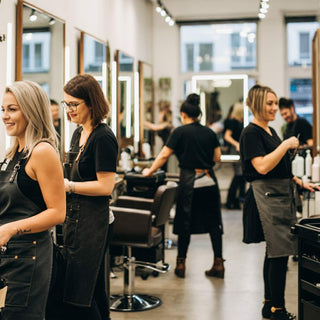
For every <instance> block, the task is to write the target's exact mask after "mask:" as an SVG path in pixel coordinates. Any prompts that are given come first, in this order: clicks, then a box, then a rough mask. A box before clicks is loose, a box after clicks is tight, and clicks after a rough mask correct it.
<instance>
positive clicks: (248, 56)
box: [180, 22, 257, 73]
mask: <svg viewBox="0 0 320 320" xmlns="http://www.w3.org/2000/svg"><path fill="white" fill-rule="evenodd" d="M256 33H257V24H256V23H255V22H241V23H238V22H237V23H228V24H223V23H216V24H205V25H182V26H181V27H180V39H181V40H180V41H181V42H180V48H181V71H182V72H193V73H197V72H208V71H209V72H210V71H211V72H228V71H232V70H238V69H242V70H248V69H256V67H257V57H256V55H257V53H256V52H257V49H256Z"/></svg>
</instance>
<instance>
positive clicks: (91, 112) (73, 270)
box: [62, 74, 118, 320]
mask: <svg viewBox="0 0 320 320" xmlns="http://www.w3.org/2000/svg"><path fill="white" fill-rule="evenodd" d="M63 104H64V106H65V108H66V112H67V116H68V118H69V119H70V120H71V121H72V122H73V123H75V124H77V125H79V127H78V128H77V129H76V130H75V132H74V134H73V136H72V139H71V146H70V152H69V153H68V154H67V158H68V161H67V163H66V164H65V166H66V168H68V170H66V172H65V174H66V175H67V176H66V177H65V178H66V179H65V191H66V192H67V218H66V221H65V223H64V226H63V241H64V243H63V245H64V251H65V256H66V261H67V266H66V276H65V279H63V280H62V281H64V285H65V287H64V296H63V301H64V314H63V316H64V317H65V319H77V320H80V319H87V320H89V319H90V320H95V319H103V320H108V319H110V317H109V297H108V296H107V294H106V291H107V290H106V289H107V288H106V287H108V286H106V283H105V278H106V279H107V281H108V279H109V277H108V276H107V277H106V275H105V259H104V257H105V254H106V251H107V247H108V244H109V235H110V234H111V232H110V227H109V224H110V223H112V222H113V216H112V214H111V216H109V214H110V212H109V199H110V195H111V192H112V190H113V187H114V183H115V175H116V162H117V155H118V144H117V140H116V138H115V136H114V134H113V132H112V131H111V129H110V128H109V127H108V126H107V125H106V124H105V123H103V120H104V119H105V118H106V117H107V115H108V113H109V103H108V102H107V100H106V99H105V97H104V95H103V92H102V89H101V87H100V85H99V83H98V82H97V81H96V80H95V79H94V78H93V77H92V76H90V75H88V74H82V75H77V76H75V77H74V78H72V79H71V80H70V81H69V82H68V83H67V84H66V85H65V87H64V101H63Z"/></svg>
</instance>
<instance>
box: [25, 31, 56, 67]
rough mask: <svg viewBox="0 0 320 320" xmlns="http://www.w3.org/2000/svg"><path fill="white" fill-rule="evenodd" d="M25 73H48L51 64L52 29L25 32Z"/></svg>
mask: <svg viewBox="0 0 320 320" xmlns="http://www.w3.org/2000/svg"><path fill="white" fill-rule="evenodd" d="M22 39H23V45H22V48H23V49H22V56H23V73H47V72H49V69H50V67H49V65H50V42H51V33H50V31H35V30H26V31H24V32H23V37H22Z"/></svg>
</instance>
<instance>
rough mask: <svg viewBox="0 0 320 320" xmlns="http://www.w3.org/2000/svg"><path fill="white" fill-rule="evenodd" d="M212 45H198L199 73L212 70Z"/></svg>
mask: <svg viewBox="0 0 320 320" xmlns="http://www.w3.org/2000/svg"><path fill="white" fill-rule="evenodd" d="M212 50H213V45H212V43H200V44H199V69H200V71H207V70H212V69H213V68H212Z"/></svg>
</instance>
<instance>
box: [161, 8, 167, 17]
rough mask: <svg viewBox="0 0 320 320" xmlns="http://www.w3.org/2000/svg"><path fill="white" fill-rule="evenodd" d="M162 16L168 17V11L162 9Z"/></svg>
mask: <svg viewBox="0 0 320 320" xmlns="http://www.w3.org/2000/svg"><path fill="white" fill-rule="evenodd" d="M160 15H161V16H163V17H165V16H166V15H167V12H166V10H164V9H162V10H161V12H160Z"/></svg>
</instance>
